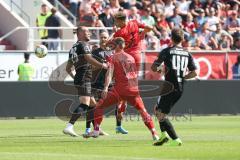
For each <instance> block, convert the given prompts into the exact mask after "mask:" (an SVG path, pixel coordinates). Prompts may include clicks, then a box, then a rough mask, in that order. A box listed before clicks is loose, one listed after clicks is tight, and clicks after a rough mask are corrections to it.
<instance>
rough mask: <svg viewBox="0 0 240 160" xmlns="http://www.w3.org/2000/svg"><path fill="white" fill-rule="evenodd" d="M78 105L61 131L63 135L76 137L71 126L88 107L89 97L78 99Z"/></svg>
mask: <svg viewBox="0 0 240 160" xmlns="http://www.w3.org/2000/svg"><path fill="white" fill-rule="evenodd" d="M79 100H80V105H79V106H78V107H77V108H76V109H75V110H74V112H73V114H72V116H71V118H70V120H69V123H68V124H67V126H66V128H65V129H64V130H63V133H64V134H68V135H71V136H74V137H76V136H78V134H76V133H75V131H74V129H73V125H74V124H75V122H76V121H77V120H78V118H79V117H80V116H81V115H82V113H83V112H85V111H86V109H87V108H88V107H89V104H90V96H81V97H79Z"/></svg>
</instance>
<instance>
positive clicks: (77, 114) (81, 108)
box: [69, 103, 89, 124]
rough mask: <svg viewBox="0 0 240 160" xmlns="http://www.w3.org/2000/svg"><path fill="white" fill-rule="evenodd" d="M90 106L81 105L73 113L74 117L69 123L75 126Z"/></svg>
mask: <svg viewBox="0 0 240 160" xmlns="http://www.w3.org/2000/svg"><path fill="white" fill-rule="evenodd" d="M88 107H89V106H88V105H86V104H82V103H81V104H80V105H79V106H78V107H77V108H76V109H75V110H74V112H73V114H72V117H71V119H70V121H69V123H71V124H74V123H75V122H76V121H77V120H78V118H79V117H80V116H81V115H82V113H83V112H84V111H85V110H86V109H87V108H88Z"/></svg>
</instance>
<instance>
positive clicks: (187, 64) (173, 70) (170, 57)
mask: <svg viewBox="0 0 240 160" xmlns="http://www.w3.org/2000/svg"><path fill="white" fill-rule="evenodd" d="M162 62H164V64H165V67H166V73H165V80H166V81H169V82H171V83H172V84H173V85H174V87H175V89H176V90H180V91H182V90H183V83H184V77H185V75H186V72H187V71H194V70H196V66H195V63H194V60H193V57H192V55H191V54H190V53H189V52H188V51H186V50H184V49H183V48H181V47H176V46H174V47H168V48H166V49H164V50H162V51H161V52H160V53H159V55H158V59H157V60H156V61H155V62H154V63H155V64H157V65H160V64H161V63H162Z"/></svg>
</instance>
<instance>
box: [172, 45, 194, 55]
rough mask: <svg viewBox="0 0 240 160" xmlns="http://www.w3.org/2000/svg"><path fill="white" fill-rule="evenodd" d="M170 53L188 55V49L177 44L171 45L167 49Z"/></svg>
mask: <svg viewBox="0 0 240 160" xmlns="http://www.w3.org/2000/svg"><path fill="white" fill-rule="evenodd" d="M169 52H170V54H180V55H184V56H189V54H190V53H189V52H188V50H186V49H185V48H183V47H178V46H173V47H170V49H169Z"/></svg>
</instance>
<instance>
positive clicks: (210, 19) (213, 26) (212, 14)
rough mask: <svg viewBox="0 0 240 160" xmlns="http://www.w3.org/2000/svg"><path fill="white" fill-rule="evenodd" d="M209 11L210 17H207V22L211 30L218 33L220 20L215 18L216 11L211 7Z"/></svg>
mask: <svg viewBox="0 0 240 160" xmlns="http://www.w3.org/2000/svg"><path fill="white" fill-rule="evenodd" d="M208 10H209V16H208V17H207V22H208V24H209V30H211V31H216V29H217V28H216V24H219V23H220V19H219V18H218V17H217V16H215V14H216V13H215V9H214V8H213V7H211V8H210V9H208Z"/></svg>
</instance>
